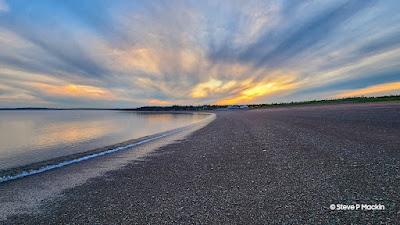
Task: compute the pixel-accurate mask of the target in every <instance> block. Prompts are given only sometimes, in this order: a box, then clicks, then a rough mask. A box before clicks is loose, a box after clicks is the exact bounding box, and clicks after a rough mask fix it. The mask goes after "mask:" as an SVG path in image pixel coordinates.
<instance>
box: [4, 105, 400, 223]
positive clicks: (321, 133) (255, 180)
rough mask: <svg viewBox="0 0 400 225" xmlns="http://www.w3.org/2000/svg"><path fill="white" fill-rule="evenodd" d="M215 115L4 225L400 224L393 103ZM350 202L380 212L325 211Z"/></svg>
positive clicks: (399, 112) (397, 112)
mask: <svg viewBox="0 0 400 225" xmlns="http://www.w3.org/2000/svg"><path fill="white" fill-rule="evenodd" d="M216 114H217V117H216V119H215V120H214V121H212V122H211V123H209V124H208V125H207V126H205V127H203V128H201V129H198V130H196V131H195V132H193V133H191V134H190V135H188V136H186V137H185V138H182V139H180V141H178V142H174V143H169V144H167V145H162V147H159V148H157V150H156V151H153V152H152V153H151V154H146V155H145V157H144V158H142V160H140V161H134V162H133V161H130V162H129V163H127V164H125V165H124V166H123V167H118V169H116V170H109V171H108V172H107V173H104V174H102V175H101V176H96V177H94V178H92V179H89V180H86V181H85V182H81V183H80V184H79V185H75V186H74V187H72V188H67V189H64V191H63V192H62V194H61V196H60V197H58V198H53V199H51V200H50V201H45V202H43V203H42V204H41V205H40V207H39V209H38V211H37V212H35V213H19V214H14V215H13V216H10V217H8V219H7V220H6V221H5V223H9V224H20V223H24V224H80V223H99V224H177V223H180V224H188V223H197V224H210V223H213V224H232V223H243V224H266V223H267V224H282V223H293V224H332V223H340V224H347V223H356V224H366V223H368V222H369V223H394V222H396V221H399V220H400V217H399V214H398V213H397V212H399V210H400V205H399V202H400V191H399V190H398V188H397V187H398V186H399V185H400V180H399V179H398V178H397V175H398V173H399V172H400V160H399V159H400V153H399V152H398V147H399V146H400V139H399V136H398V134H399V133H400V104H398V103H397V104H385V105H382V104H379V105H366V104H359V105H342V106H335V105H325V106H323V107H320V106H316V107H298V108H292V107H290V108H284V109H283V108H280V109H274V110H269V109H259V110H245V111H242V110H240V111H239V110H238V111H236V110H232V111H220V112H217V113H216ZM121 158H122V157H121ZM94 161H95V160H94ZM99 161H100V160H99ZM103 161H104V160H103ZM88 162H89V161H88ZM66 168H68V167H66ZM50 173H51V172H50ZM33 177H34V176H32V177H31V178H33ZM27 179H29V178H27ZM21 181H22V180H21ZM11 183H12V182H11ZM11 183H10V184H11ZM16 183H17V182H16ZM16 183H15V184H16ZM16 185H17V184H16ZM0 188H1V187H0ZM0 191H1V189H0ZM358 203H363V204H382V205H384V206H385V210H384V211H337V210H332V209H330V205H332V204H343V205H351V204H358Z"/></svg>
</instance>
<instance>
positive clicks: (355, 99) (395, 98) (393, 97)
mask: <svg viewBox="0 0 400 225" xmlns="http://www.w3.org/2000/svg"><path fill="white" fill-rule="evenodd" d="M371 102H400V95H387V96H378V97H350V98H340V99H323V100H310V101H293V102H281V103H267V104H248V106H249V108H250V109H256V108H270V107H277V106H297V105H320V104H339V103H346V104H351V103H353V104H354V103H371ZM228 106H229V105H195V106H194V105H173V106H142V107H137V108H46V107H20V108H0V110H122V111H210V110H217V109H224V108H227V107H228Z"/></svg>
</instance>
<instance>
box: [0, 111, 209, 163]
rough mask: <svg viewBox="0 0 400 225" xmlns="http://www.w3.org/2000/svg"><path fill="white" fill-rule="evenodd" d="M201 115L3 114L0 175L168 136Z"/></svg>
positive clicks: (139, 113) (0, 140)
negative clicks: (166, 133)
mask: <svg viewBox="0 0 400 225" xmlns="http://www.w3.org/2000/svg"><path fill="white" fill-rule="evenodd" d="M207 116H209V115H207V114H203V113H164V112H136V111H118V110H1V111H0V171H1V170H7V169H12V168H18V167H23V166H26V165H30V164H33V163H38V162H42V161H46V160H51V159H54V158H58V157H63V156H68V155H73V154H77V153H84V152H87V151H91V150H93V149H97V148H102V147H105V146H111V145H115V144H118V143H123V142H126V141H129V140H134V139H140V138H142V139H143V138H144V139H145V137H147V136H150V135H153V136H154V135H156V134H159V133H163V132H168V131H171V130H174V129H178V128H180V127H185V126H188V125H190V124H193V123H196V122H199V121H201V120H203V119H205V118H206V117H207Z"/></svg>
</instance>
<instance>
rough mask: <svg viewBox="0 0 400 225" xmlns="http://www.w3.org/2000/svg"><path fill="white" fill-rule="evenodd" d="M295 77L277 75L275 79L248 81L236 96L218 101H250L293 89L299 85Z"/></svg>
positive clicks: (224, 102) (234, 102)
mask: <svg viewBox="0 0 400 225" xmlns="http://www.w3.org/2000/svg"><path fill="white" fill-rule="evenodd" d="M294 80H295V77H294V76H293V75H286V76H281V77H279V76H278V77H277V78H276V79H273V80H264V81H261V82H258V83H254V82H251V83H247V84H246V85H244V86H245V88H244V89H243V90H241V91H240V92H239V93H238V94H237V95H236V96H233V97H230V98H225V99H222V100H220V101H217V102H216V104H219V105H232V104H239V103H248V102H251V101H253V100H255V99H257V98H260V97H263V96H268V95H271V94H275V93H278V92H281V91H286V90H291V89H294V88H296V87H297V86H298V83H296V82H294Z"/></svg>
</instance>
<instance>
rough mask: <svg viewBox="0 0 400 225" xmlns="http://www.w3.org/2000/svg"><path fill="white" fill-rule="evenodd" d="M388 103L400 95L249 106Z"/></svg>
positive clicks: (397, 99) (399, 99) (250, 106)
mask: <svg viewBox="0 0 400 225" xmlns="http://www.w3.org/2000/svg"><path fill="white" fill-rule="evenodd" d="M387 101H400V95H389V96H380V97H351V98H340V99H324V100H312V101H302V102H285V103H271V104H252V105H248V106H249V108H265V107H274V106H287V105H311V104H332V103H368V102H387Z"/></svg>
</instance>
